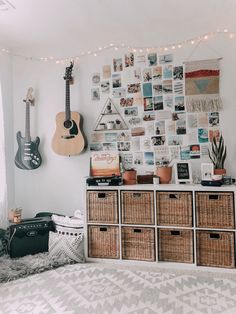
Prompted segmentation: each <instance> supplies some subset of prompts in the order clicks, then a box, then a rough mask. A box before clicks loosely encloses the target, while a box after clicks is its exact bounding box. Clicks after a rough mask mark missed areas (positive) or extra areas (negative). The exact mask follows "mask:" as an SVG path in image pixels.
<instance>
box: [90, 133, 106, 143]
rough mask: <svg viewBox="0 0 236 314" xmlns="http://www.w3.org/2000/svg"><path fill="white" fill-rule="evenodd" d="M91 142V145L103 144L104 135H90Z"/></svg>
mask: <svg viewBox="0 0 236 314" xmlns="http://www.w3.org/2000/svg"><path fill="white" fill-rule="evenodd" d="M91 141H92V143H99V142H104V133H92V134H91Z"/></svg>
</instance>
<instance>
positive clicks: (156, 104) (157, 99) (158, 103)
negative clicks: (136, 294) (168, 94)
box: [153, 96, 164, 110]
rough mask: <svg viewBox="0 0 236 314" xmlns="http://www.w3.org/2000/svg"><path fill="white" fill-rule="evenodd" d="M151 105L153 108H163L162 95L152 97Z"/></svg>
mask: <svg viewBox="0 0 236 314" xmlns="http://www.w3.org/2000/svg"><path fill="white" fill-rule="evenodd" d="M153 107H154V110H163V109H164V105H163V97H162V96H156V97H153Z"/></svg>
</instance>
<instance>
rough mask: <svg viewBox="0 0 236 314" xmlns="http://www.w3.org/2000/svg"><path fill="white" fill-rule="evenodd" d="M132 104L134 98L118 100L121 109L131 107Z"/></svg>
mask: <svg viewBox="0 0 236 314" xmlns="http://www.w3.org/2000/svg"><path fill="white" fill-rule="evenodd" d="M133 104H134V98H133V97H128V98H121V99H120V106H121V107H131V106H133Z"/></svg>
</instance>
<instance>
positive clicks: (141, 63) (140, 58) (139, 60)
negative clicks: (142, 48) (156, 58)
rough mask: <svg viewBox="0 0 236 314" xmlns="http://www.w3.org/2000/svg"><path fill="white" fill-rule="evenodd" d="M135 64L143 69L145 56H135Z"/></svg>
mask: <svg viewBox="0 0 236 314" xmlns="http://www.w3.org/2000/svg"><path fill="white" fill-rule="evenodd" d="M135 62H136V64H137V65H139V66H141V67H144V66H145V65H146V55H145V54H140V55H137V56H136V58H135Z"/></svg>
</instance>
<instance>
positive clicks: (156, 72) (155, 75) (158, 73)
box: [152, 66, 162, 81]
mask: <svg viewBox="0 0 236 314" xmlns="http://www.w3.org/2000/svg"><path fill="white" fill-rule="evenodd" d="M152 79H153V80H154V81H157V80H162V67H161V66H157V67H154V68H153V69H152Z"/></svg>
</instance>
